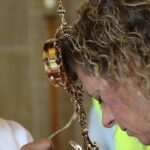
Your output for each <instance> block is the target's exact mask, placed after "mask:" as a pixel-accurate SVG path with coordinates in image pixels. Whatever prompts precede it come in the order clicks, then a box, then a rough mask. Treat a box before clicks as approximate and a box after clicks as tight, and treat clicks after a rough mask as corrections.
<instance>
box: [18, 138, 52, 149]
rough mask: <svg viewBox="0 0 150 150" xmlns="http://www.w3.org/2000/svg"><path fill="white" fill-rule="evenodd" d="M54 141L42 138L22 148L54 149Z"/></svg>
mask: <svg viewBox="0 0 150 150" xmlns="http://www.w3.org/2000/svg"><path fill="white" fill-rule="evenodd" d="M52 149H53V148H52V143H51V142H50V141H49V140H48V139H40V140H36V141H34V142H31V143H29V144H26V145H24V146H23V147H22V148H21V149H20V150H52Z"/></svg>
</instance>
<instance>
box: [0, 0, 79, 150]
mask: <svg viewBox="0 0 150 150" xmlns="http://www.w3.org/2000/svg"><path fill="white" fill-rule="evenodd" d="M64 1H65V6H66V7H67V8H68V11H67V13H68V14H67V16H68V20H69V22H72V21H73V20H74V19H75V18H76V14H75V13H74V12H75V10H76V9H77V7H76V5H77V4H78V5H79V4H80V3H82V2H81V1H80V0H74V1H72V0H64ZM43 14H44V9H43V0H5V1H4V0H2V1H0V20H1V21H0V22H1V23H0V116H1V117H4V118H6V119H13V120H16V121H18V122H20V123H21V124H23V125H24V126H25V127H26V128H27V129H28V130H29V131H30V132H31V133H32V134H33V136H34V137H35V138H39V137H47V136H48V135H49V134H50V132H51V118H50V116H51V114H50V107H51V100H50V97H51V96H50V86H49V83H48V80H47V77H46V75H45V72H44V68H43V63H42V47H43V43H44V42H45V40H46V39H47V37H48V29H47V25H46V21H45V20H44V15H43ZM74 17H75V18H74ZM58 94H59V95H58V98H59V99H58V103H59V105H58V108H59V118H58V120H59V127H62V126H63V125H64V124H65V122H67V121H68V120H69V117H70V116H71V114H72V105H71V102H70V101H69V97H68V96H66V95H67V94H66V93H65V92H64V91H63V90H62V89H59V90H58ZM79 133H80V132H79V128H78V125H77V123H75V125H73V126H72V127H71V128H69V129H68V130H67V131H65V132H64V133H61V134H60V135H59V139H61V142H60V147H61V150H66V149H67V150H68V149H72V148H71V147H69V146H68V142H67V141H68V140H69V139H70V138H71V139H72V140H77V141H80V137H79V135H80V134H79Z"/></svg>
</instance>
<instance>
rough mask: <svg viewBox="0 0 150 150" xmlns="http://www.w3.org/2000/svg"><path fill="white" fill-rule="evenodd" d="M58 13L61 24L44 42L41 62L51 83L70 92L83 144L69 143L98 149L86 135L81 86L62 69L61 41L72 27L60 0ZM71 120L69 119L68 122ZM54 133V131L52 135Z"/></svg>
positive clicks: (79, 148)
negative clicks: (68, 22)
mask: <svg viewBox="0 0 150 150" xmlns="http://www.w3.org/2000/svg"><path fill="white" fill-rule="evenodd" d="M58 14H59V16H60V18H61V25H60V27H59V28H58V29H57V31H56V35H55V38H54V39H49V40H48V41H47V42H46V43H45V44H44V49H43V50H44V51H43V62H44V66H45V71H46V73H47V75H48V78H49V80H50V82H51V84H52V85H54V86H55V87H58V86H62V87H63V88H64V89H65V90H67V91H68V92H69V93H70V94H71V100H72V101H73V103H74V105H75V111H76V114H77V116H78V121H79V123H80V125H81V128H82V136H83V141H84V144H83V148H82V147H81V146H79V145H78V144H76V143H75V142H73V141H71V142H70V144H71V145H72V146H73V147H74V148H75V149H76V150H82V149H84V150H99V148H98V147H97V145H96V143H94V144H93V143H92V142H91V140H90V138H89V136H88V129H87V119H86V114H85V111H84V108H83V104H82V102H83V90H82V86H81V84H80V82H79V80H77V81H70V80H69V79H68V78H67V74H66V73H65V71H64V66H63V60H62V55H61V43H62V42H63V40H67V39H69V38H70V36H71V33H72V28H71V26H69V25H67V22H66V20H65V10H64V8H63V5H62V2H61V1H60V2H59V7H58ZM72 120H73V119H71V121H72ZM71 121H69V124H70V122H71ZM63 129H64V128H63ZM63 129H62V130H63ZM62 130H59V131H62ZM56 134H57V131H56ZM56 134H55V133H54V134H53V135H56ZM51 137H53V136H50V137H49V139H50V138H51Z"/></svg>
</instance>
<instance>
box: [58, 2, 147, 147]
mask: <svg viewBox="0 0 150 150" xmlns="http://www.w3.org/2000/svg"><path fill="white" fill-rule="evenodd" d="M61 45H62V60H63V65H64V68H65V69H64V70H65V72H66V73H67V78H68V80H69V81H77V80H78V79H79V80H80V82H81V84H82V86H83V88H84V90H85V91H86V92H87V94H88V95H90V96H91V97H94V98H96V99H97V100H99V102H100V103H101V105H102V112H103V113H102V123H103V125H104V126H105V127H107V128H110V127H112V126H113V125H114V124H118V125H119V126H120V128H121V129H122V130H123V131H125V132H127V134H128V135H130V136H134V137H136V138H137V139H139V141H140V142H142V143H143V144H145V145H150V111H149V110H150V101H149V100H150V2H149V1H148V0H140V1H139V0H130V1H129V0H89V2H86V3H85V4H84V5H83V7H82V8H81V11H80V18H79V20H78V22H77V23H76V24H75V25H74V28H73V33H72V36H71V38H68V39H66V40H63V41H62V44H61ZM101 99H102V100H101Z"/></svg>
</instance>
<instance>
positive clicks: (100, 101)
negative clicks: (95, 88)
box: [96, 96, 103, 104]
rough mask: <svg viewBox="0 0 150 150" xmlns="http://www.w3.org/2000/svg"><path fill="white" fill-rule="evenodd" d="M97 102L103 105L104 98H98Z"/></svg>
mask: <svg viewBox="0 0 150 150" xmlns="http://www.w3.org/2000/svg"><path fill="white" fill-rule="evenodd" d="M96 100H97V101H98V102H99V103H100V104H102V103H103V100H102V98H101V97H100V96H99V97H97V98H96Z"/></svg>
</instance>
